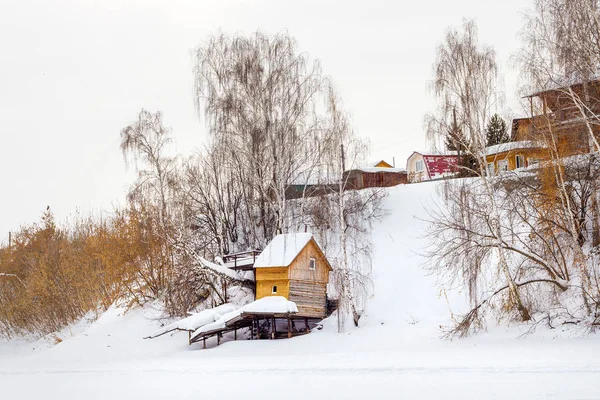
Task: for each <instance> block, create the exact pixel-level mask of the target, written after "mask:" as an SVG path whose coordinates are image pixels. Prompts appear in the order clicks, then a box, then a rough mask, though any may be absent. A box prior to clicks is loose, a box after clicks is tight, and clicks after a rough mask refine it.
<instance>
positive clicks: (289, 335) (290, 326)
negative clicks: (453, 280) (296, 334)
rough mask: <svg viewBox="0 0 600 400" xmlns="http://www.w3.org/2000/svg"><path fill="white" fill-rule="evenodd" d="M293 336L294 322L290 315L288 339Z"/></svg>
mask: <svg viewBox="0 0 600 400" xmlns="http://www.w3.org/2000/svg"><path fill="white" fill-rule="evenodd" d="M291 337H292V322H291V320H290V317H288V339H289V338H291Z"/></svg>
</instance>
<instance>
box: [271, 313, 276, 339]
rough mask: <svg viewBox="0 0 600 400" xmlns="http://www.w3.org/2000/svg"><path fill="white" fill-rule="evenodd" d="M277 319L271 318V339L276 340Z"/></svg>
mask: <svg viewBox="0 0 600 400" xmlns="http://www.w3.org/2000/svg"><path fill="white" fill-rule="evenodd" d="M275 329H276V328H275V317H273V318H271V339H275Z"/></svg>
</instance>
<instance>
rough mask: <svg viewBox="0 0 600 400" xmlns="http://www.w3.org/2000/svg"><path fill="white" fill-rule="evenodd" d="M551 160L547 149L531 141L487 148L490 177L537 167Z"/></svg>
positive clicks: (486, 158) (486, 157) (486, 156)
mask: <svg viewBox="0 0 600 400" xmlns="http://www.w3.org/2000/svg"><path fill="white" fill-rule="evenodd" d="M548 159H549V154H548V151H547V149H545V148H543V147H542V146H540V145H539V144H537V143H536V142H534V141H531V140H523V141H518V142H508V143H502V144H497V145H495V146H490V147H488V148H486V155H485V161H486V165H487V172H488V174H489V175H496V174H498V173H502V172H505V171H512V170H515V169H518V168H525V167H529V166H532V165H536V164H538V163H540V162H541V161H545V160H548Z"/></svg>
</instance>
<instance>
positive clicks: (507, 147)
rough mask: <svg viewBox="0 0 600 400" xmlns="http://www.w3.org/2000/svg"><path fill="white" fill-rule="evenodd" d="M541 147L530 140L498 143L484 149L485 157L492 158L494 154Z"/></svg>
mask: <svg viewBox="0 0 600 400" xmlns="http://www.w3.org/2000/svg"><path fill="white" fill-rule="evenodd" d="M538 147H541V146H540V145H539V144H537V143H535V142H534V141H532V140H521V141H519V142H508V143H500V144H496V145H494V146H490V147H487V148H486V149H485V155H486V156H492V155H494V154H499V153H504V152H506V151H511V150H517V149H534V148H538Z"/></svg>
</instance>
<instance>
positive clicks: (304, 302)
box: [254, 233, 333, 318]
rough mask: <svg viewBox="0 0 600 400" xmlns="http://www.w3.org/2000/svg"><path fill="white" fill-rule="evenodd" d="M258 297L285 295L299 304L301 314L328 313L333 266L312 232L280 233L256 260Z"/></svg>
mask: <svg viewBox="0 0 600 400" xmlns="http://www.w3.org/2000/svg"><path fill="white" fill-rule="evenodd" d="M254 270H255V276H256V300H259V299H262V298H264V297H268V296H282V297H284V298H286V299H287V300H289V301H292V302H294V303H295V304H296V305H297V306H298V314H297V316H298V317H309V318H324V317H325V316H326V315H327V283H328V282H329V272H330V271H332V270H333V268H332V267H331V265H330V264H329V261H328V260H327V258H326V257H325V254H324V253H323V250H321V247H320V246H319V245H318V244H317V242H316V240H315V238H314V236H313V235H312V234H311V233H288V234H282V235H277V236H275V237H274V238H273V240H272V241H271V242H270V243H269V244H268V245H267V247H265V249H264V250H263V251H262V253H261V254H260V255H259V256H258V257H257V258H256V261H255V263H254Z"/></svg>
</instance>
